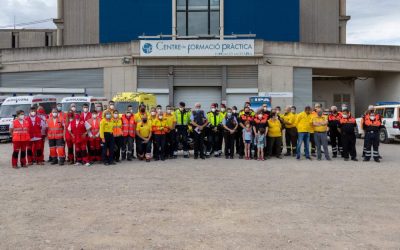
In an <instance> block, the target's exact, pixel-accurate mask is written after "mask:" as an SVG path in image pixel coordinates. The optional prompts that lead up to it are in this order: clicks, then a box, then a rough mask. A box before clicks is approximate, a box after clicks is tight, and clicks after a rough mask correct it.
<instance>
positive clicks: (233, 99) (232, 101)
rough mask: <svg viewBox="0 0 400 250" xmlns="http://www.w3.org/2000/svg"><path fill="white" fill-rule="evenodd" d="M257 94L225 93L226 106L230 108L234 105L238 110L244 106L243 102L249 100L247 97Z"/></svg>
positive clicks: (256, 94)
mask: <svg viewBox="0 0 400 250" xmlns="http://www.w3.org/2000/svg"><path fill="white" fill-rule="evenodd" d="M252 96H258V93H252V94H227V95H226V103H227V106H228V107H230V108H232V107H233V106H236V107H237V108H238V109H239V110H241V109H242V108H243V107H244V103H245V102H247V101H249V97H252Z"/></svg>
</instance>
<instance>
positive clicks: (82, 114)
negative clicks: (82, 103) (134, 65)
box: [81, 112, 92, 122]
mask: <svg viewBox="0 0 400 250" xmlns="http://www.w3.org/2000/svg"><path fill="white" fill-rule="evenodd" d="M90 119H92V113H90V112H87V113H86V117H84V113H83V112H82V113H81V121H85V122H86V121H88V120H90Z"/></svg>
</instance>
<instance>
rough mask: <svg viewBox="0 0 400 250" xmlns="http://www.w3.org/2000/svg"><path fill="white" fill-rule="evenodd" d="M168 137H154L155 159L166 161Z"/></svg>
mask: <svg viewBox="0 0 400 250" xmlns="http://www.w3.org/2000/svg"><path fill="white" fill-rule="evenodd" d="M166 139H167V136H166V135H154V141H155V143H154V150H153V151H154V152H153V154H154V159H156V160H157V159H161V160H164V159H165V144H166Z"/></svg>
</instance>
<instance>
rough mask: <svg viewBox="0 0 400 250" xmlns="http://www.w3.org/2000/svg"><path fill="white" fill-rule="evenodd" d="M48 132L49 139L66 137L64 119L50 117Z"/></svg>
mask: <svg viewBox="0 0 400 250" xmlns="http://www.w3.org/2000/svg"><path fill="white" fill-rule="evenodd" d="M47 127H48V132H47V136H48V138H49V140H54V139H63V138H64V128H65V127H64V121H63V120H61V118H60V117H57V118H55V119H54V118H49V119H48V120H47Z"/></svg>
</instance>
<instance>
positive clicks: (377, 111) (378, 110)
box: [375, 109, 385, 116]
mask: <svg viewBox="0 0 400 250" xmlns="http://www.w3.org/2000/svg"><path fill="white" fill-rule="evenodd" d="M384 111H385V110H384V109H375V113H377V114H378V115H380V116H383V112H384Z"/></svg>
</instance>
